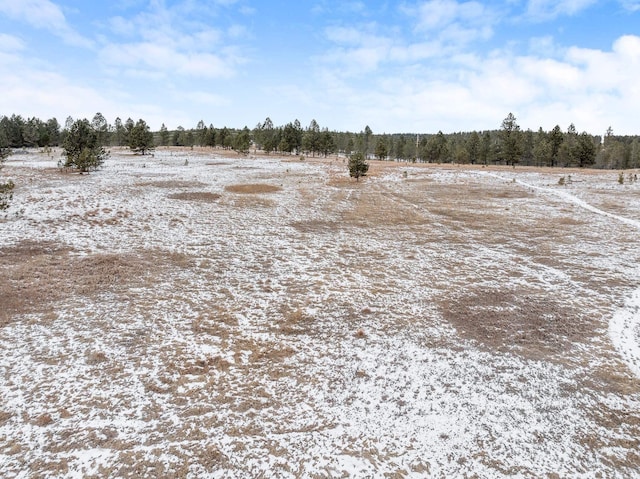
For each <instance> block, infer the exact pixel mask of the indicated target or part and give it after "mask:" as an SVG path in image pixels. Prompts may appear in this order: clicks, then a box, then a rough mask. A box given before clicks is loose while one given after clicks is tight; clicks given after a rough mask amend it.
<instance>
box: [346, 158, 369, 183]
mask: <svg viewBox="0 0 640 479" xmlns="http://www.w3.org/2000/svg"><path fill="white" fill-rule="evenodd" d="M367 171H369V164H368V163H367V162H366V161H365V159H364V154H363V153H362V152H360V151H358V152H356V153H354V154H353V155H351V156H350V157H349V176H350V177H351V178H355V179H356V181H359V180H360V177H361V176H366V174H367Z"/></svg>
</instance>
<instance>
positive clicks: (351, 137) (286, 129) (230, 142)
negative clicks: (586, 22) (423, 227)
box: [0, 113, 640, 169]
mask: <svg viewBox="0 0 640 479" xmlns="http://www.w3.org/2000/svg"><path fill="white" fill-rule="evenodd" d="M79 121H80V122H82V123H83V125H84V127H85V128H83V129H82V131H83V132H84V134H85V135H89V136H91V138H92V140H91V142H93V143H92V144H95V145H98V146H100V147H112V146H123V147H129V148H131V149H132V150H135V151H138V152H140V153H142V154H145V153H146V152H147V151H149V150H150V149H153V148H154V147H162V146H183V147H194V146H200V147H212V148H213V147H215V148H224V149H230V150H235V151H238V152H239V153H245V154H246V153H248V152H249V151H250V150H251V149H254V150H262V151H263V152H265V153H267V154H271V153H279V154H289V155H293V154H295V155H302V154H304V155H309V156H328V155H330V154H334V153H338V154H342V155H345V156H351V155H352V154H354V153H356V152H358V153H362V154H363V156H364V158H365V159H373V158H375V159H379V160H391V161H408V162H429V163H460V164H483V165H490V164H506V165H514V166H515V165H517V164H519V165H527V166H549V167H570V166H571V167H593V168H608V169H628V168H640V136H618V135H615V134H614V133H613V130H612V129H611V128H609V129H608V130H607V132H606V134H605V135H604V137H601V136H599V135H592V134H589V133H587V132H584V131H583V132H581V133H578V131H577V129H576V127H575V125H573V124H571V125H569V126H568V128H567V129H566V130H564V129H562V128H561V127H560V126H559V125H556V126H555V127H554V128H553V129H551V130H550V131H545V130H543V129H542V128H539V129H538V131H532V130H525V131H523V130H522V129H521V128H520V126H519V125H518V123H517V119H516V118H515V116H514V115H513V114H511V113H509V115H507V117H506V118H505V119H504V120H503V121H502V124H501V125H500V128H497V129H494V130H485V131H471V132H457V133H449V134H445V133H443V132H442V131H439V132H437V133H435V134H420V133H394V134H386V133H383V134H374V133H373V132H372V131H371V128H369V127H368V126H366V127H365V128H364V129H363V130H362V131H360V132H348V131H347V132H340V131H333V130H329V129H328V128H327V127H321V126H320V125H319V124H318V123H317V122H316V120H312V121H311V123H310V124H309V125H308V126H306V127H303V126H302V125H301V124H300V121H298V120H294V121H292V122H289V123H287V124H285V125H281V126H276V125H274V124H273V122H272V120H271V119H270V118H266V119H265V120H264V121H262V122H259V123H258V124H257V125H256V126H255V127H254V128H253V129H249V128H248V127H246V126H245V127H244V128H242V129H235V128H228V127H226V126H225V127H222V128H216V127H214V126H213V125H212V124H210V125H209V126H207V125H206V124H205V122H204V121H202V120H201V121H200V122H198V124H197V125H196V126H195V128H184V127H182V126H179V127H177V128H176V129H175V130H169V129H167V127H166V126H165V125H164V124H163V125H162V126H161V128H160V129H159V130H158V131H155V132H152V131H150V129H149V127H148V125H147V124H146V122H145V121H144V120H142V119H140V120H138V121H137V122H134V121H133V120H132V119H131V118H128V119H127V120H126V121H124V122H123V121H122V120H121V119H120V118H116V119H115V120H114V122H113V123H109V122H108V121H107V120H106V118H105V117H104V116H103V115H102V114H101V113H96V115H95V116H94V117H93V118H92V119H91V120H87V119H82V120H74V119H73V118H71V117H68V118H67V120H66V121H65V124H64V126H61V125H60V124H59V123H58V121H57V120H56V119H55V118H52V119H49V120H47V121H43V120H40V119H38V118H28V119H25V118H23V117H21V116H19V115H15V114H14V115H11V116H10V117H9V116H2V117H0V149H3V150H5V151H6V150H10V149H16V148H29V147H54V146H64V143H65V140H66V139H67V138H68V136H69V135H70V133H71V132H72V130H73V127H74V125H75V124H77V122H79Z"/></svg>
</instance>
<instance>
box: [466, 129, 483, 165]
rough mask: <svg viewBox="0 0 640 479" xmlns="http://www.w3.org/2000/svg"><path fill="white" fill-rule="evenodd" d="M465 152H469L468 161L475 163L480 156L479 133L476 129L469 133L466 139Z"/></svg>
mask: <svg viewBox="0 0 640 479" xmlns="http://www.w3.org/2000/svg"><path fill="white" fill-rule="evenodd" d="M467 153H468V154H469V162H470V163H471V164H472V165H475V163H476V161H478V157H479V156H480V135H478V132H477V131H474V132H473V133H471V136H470V137H469V139H468V140H467Z"/></svg>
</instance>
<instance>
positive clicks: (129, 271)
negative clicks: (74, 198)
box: [0, 241, 189, 327]
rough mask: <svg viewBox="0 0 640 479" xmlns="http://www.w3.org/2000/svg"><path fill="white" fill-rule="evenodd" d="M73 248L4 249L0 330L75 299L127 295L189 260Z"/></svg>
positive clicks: (28, 245)
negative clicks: (82, 253)
mask: <svg viewBox="0 0 640 479" xmlns="http://www.w3.org/2000/svg"><path fill="white" fill-rule="evenodd" d="M72 253H73V250H72V249H71V248H68V247H59V246H57V245H54V244H52V243H38V242H34V241H23V242H22V243H20V244H18V245H15V246H10V247H5V248H1V249H0V275H1V276H2V277H3V278H5V280H4V281H2V282H0V304H2V306H3V307H2V309H1V310H0V327H1V326H3V325H5V324H8V323H9V322H10V321H11V320H12V319H13V318H15V317H17V316H18V315H22V314H27V313H47V312H49V311H50V310H51V308H52V306H53V305H55V304H56V303H59V302H61V301H63V300H66V299H69V298H75V297H79V296H80V297H96V296H97V295H99V294H101V293H104V292H106V291H125V290H126V289H127V288H129V287H132V286H142V285H146V284H147V282H148V281H156V280H157V279H158V278H160V272H161V271H162V270H163V269H165V268H167V267H184V266H186V265H187V264H188V263H189V261H188V260H187V259H186V257H185V256H184V255H180V254H173V253H168V254H166V253H160V252H158V251H146V252H143V253H141V254H137V255H133V254H94V255H89V256H74V255H73V254H72Z"/></svg>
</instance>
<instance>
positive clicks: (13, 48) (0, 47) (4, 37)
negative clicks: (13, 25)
mask: <svg viewBox="0 0 640 479" xmlns="http://www.w3.org/2000/svg"><path fill="white" fill-rule="evenodd" d="M24 49H25V45H24V42H23V41H22V40H21V39H20V38H18V37H15V36H13V35H8V34H6V33H0V52H17V51H20V50H24Z"/></svg>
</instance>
